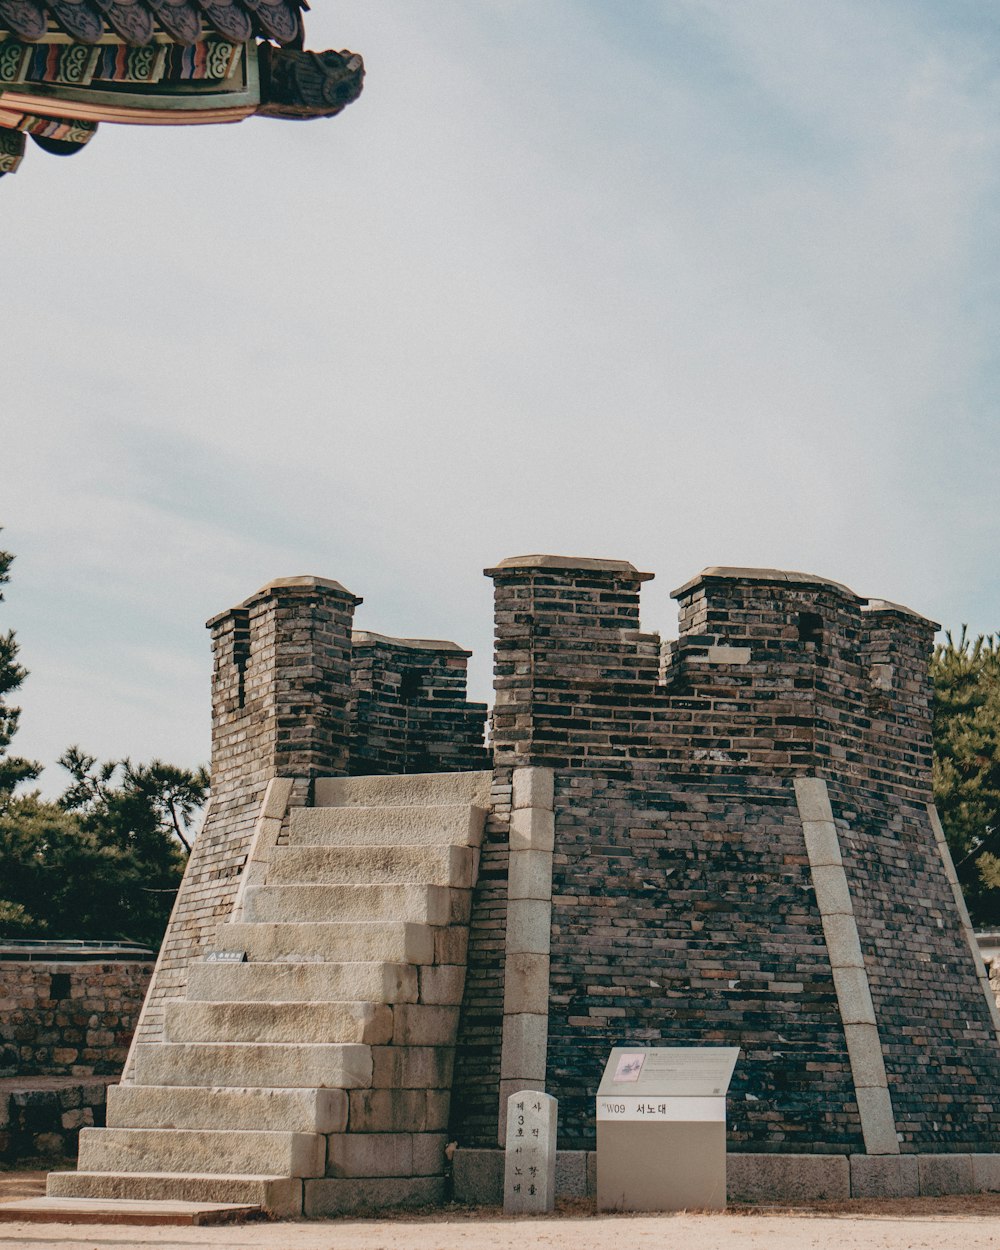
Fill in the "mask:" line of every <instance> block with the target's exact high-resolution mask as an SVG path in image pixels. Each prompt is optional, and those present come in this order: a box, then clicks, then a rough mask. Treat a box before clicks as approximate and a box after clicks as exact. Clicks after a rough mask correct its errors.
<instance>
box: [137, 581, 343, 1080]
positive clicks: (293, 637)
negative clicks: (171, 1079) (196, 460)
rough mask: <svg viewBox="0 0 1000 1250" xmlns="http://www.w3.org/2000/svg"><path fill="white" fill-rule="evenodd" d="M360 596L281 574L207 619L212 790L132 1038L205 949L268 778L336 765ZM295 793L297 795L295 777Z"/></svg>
mask: <svg viewBox="0 0 1000 1250" xmlns="http://www.w3.org/2000/svg"><path fill="white" fill-rule="evenodd" d="M360 602H361V600H360V599H358V598H357V597H356V596H355V595H352V594H351V592H350V591H348V590H345V589H344V587H343V586H341V585H340V584H339V583H337V582H332V581H327V580H325V579H323V578H314V577H300V578H283V579H280V580H278V581H275V582H271V583H269V584H268V585H267V586H265V587H263V588H262V589H261V590H259V591H258V592H257V594H255V595H253V596H251V598H249V599H247V600H246V601H245V602H244V603H242V604H240V605H239V606H238V607H235V608H231V609H230V610H229V611H227V612H223V613H221V614H220V615H218V616H216V617H213V618H212V620H210V621H209V623H208V625H209V628H210V629H211V631H212V654H213V662H214V672H213V678H212V797H211V801H210V804H209V810H208V814H207V817H206V820H205V826H204V828H203V830H202V832H201V833H200V834H199V836H198V839H197V841H196V842H195V845H194V848H193V851H192V853H191V858H190V860H189V862H188V866H187V870H186V872H185V874H184V880H183V882H182V883H181V888H180V890H179V892H178V895H177V901H176V903H175V904H174V910H173V913H172V915H171V918H170V923H169V925H168V926H167V933H166V936H165V938H164V940H163V945H162V947H161V949H160V957H159V959H158V961H157V965H156V971H155V973H154V976H153V983H152V985H151V987H150V992H149V995H148V998H147V1001H146V1004H145V1006H144V1008H143V1012H142V1017H141V1019H140V1021H139V1027H138V1029H137V1031H136V1042H137V1043H141V1042H149V1041H156V1040H159V1039H160V1038H161V1037H162V1027H163V1004H164V1002H166V1001H167V1000H169V999H176V998H182V997H183V995H184V990H185V987H186V984H187V968H188V965H189V964H190V962H191V961H192V960H193V959H195V958H197V957H199V956H200V955H201V954H203V953H204V952H205V951H206V950H207V949H210V946H211V942H212V939H213V937H214V935H215V931H216V929H217V927H218V925H219V923H220V922H221V921H222V920H224V919H225V917H226V916H227V915H228V914H229V912H230V910H231V909H232V905H233V901H234V899H235V896H236V890H237V888H238V885H239V878H240V873H241V872H242V870H243V866H244V864H245V863H246V858H247V854H248V851H249V848H250V843H251V840H252V837H253V831H254V825H255V822H256V819H257V814H258V809H259V806H260V802H261V799H262V797H263V794H264V791H265V789H266V787H267V783H268V781H269V780H270V779H271V778H272V777H299V778H304V779H306V780H307V781H308V780H309V779H311V778H313V777H316V776H320V775H324V776H341V775H344V774H346V772H347V761H348V753H349V748H348V738H349V733H348V705H349V702H350V655H351V627H352V621H353V615H354V609H355V607H356V605H357V604H359V603H360ZM297 797H298V801H300V802H301V801H303V798H304V797H305V796H304V795H303V794H302V790H301V788H300V789H299V791H298V794H297ZM126 1075H127V1073H126Z"/></svg>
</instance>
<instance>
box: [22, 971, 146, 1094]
mask: <svg viewBox="0 0 1000 1250" xmlns="http://www.w3.org/2000/svg"><path fill="white" fill-rule="evenodd" d="M152 971H153V964H152V959H150V960H148V961H142V960H135V959H133V960H128V961H125V962H118V961H115V962H106V963H105V962H100V963H91V962H89V961H80V962H76V961H73V962H53V963H48V962H40V961H36V960H31V961H29V960H24V961H19V960H11V961H7V960H3V961H0V1077H6V1076H17V1077H28V1076H92V1075H94V1074H97V1075H103V1074H116V1073H118V1072H120V1071H121V1070H122V1067H123V1065H124V1063H125V1056H126V1055H127V1054H128V1048H129V1044H130V1043H131V1041H132V1034H133V1033H134V1031H135V1026H136V1021H137V1020H138V1018H139V1010H140V1008H141V1007H142V1001H143V998H144V997H145V994H146V990H147V987H148V986H149V978H150V976H151V974H152Z"/></svg>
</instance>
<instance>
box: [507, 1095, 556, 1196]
mask: <svg viewBox="0 0 1000 1250" xmlns="http://www.w3.org/2000/svg"><path fill="white" fill-rule="evenodd" d="M558 1106H559V1104H558V1103H557V1102H556V1100H555V1099H554V1098H553V1097H552V1095H551V1094H543V1093H541V1092H540V1091H539V1090H537V1089H523V1090H521V1091H519V1092H518V1093H516V1094H511V1096H510V1097H509V1098H508V1099H507V1153H506V1157H505V1163H504V1184H503V1209H504V1213H505V1214H506V1215H536V1214H541V1213H542V1212H545V1211H551V1210H553V1208H554V1207H555V1204H556V1112H557V1109H558Z"/></svg>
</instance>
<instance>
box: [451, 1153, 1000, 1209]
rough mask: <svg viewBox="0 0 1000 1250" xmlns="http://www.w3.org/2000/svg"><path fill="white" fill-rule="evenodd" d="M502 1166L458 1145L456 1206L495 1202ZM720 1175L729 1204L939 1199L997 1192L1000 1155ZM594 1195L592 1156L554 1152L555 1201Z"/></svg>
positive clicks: (788, 1161) (801, 1163) (792, 1162)
mask: <svg viewBox="0 0 1000 1250" xmlns="http://www.w3.org/2000/svg"><path fill="white" fill-rule="evenodd" d="M503 1166H504V1152H503V1151H502V1150H491V1149H485V1148H483V1149H478V1148H473V1147H460V1148H459V1149H458V1150H456V1152H455V1158H454V1162H453V1196H454V1199H455V1201H456V1202H467V1203H470V1204H472V1205H477V1204H485V1203H501V1202H502V1201H503ZM726 1177H727V1185H726V1188H727V1196H728V1200H729V1201H730V1202H751V1203H768V1202H778V1203H789V1202H793V1203H794V1202H819V1201H823V1200H824V1199H832V1200H842V1199H845V1198H917V1197H935V1198H940V1197H943V1196H944V1195H946V1194H976V1193H997V1192H1000V1154H946V1155H931V1154H921V1155H834V1154H826V1155H824V1154H815V1155H792V1154H787V1155H779V1154H731V1155H728V1156H727V1159H726ZM596 1193H597V1153H596V1151H593V1150H560V1151H558V1153H557V1155H556V1197H558V1198H584V1197H594V1196H596Z"/></svg>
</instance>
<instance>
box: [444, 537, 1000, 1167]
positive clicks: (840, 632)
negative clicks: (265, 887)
mask: <svg viewBox="0 0 1000 1250" xmlns="http://www.w3.org/2000/svg"><path fill="white" fill-rule="evenodd" d="M488 573H489V575H490V576H492V577H493V578H494V581H495V594H496V656H495V673H496V679H495V688H496V702H495V706H494V712H493V721H492V723H493V745H494V749H495V753H496V762H497V765H498V766H503V767H509V766H516V765H544V766H548V767H552V768H553V769H555V770H556V799H555V850H554V858H553V897H552V907H553V916H552V929H551V937H552V954H551V972H550V992H551V1004H552V1005H551V1012H550V1020H549V1042H548V1075H547V1088H548V1090H549V1092H551V1093H553V1094H554V1095H555V1096H556V1097H557V1098H559V1099H560V1120H561V1124H560V1134H561V1139H560V1140H561V1144H563V1145H564V1146H567V1147H572V1146H581V1147H582V1146H592V1144H593V1131H594V1130H593V1122H592V1102H591V1099H592V1098H593V1095H594V1092H595V1090H596V1086H597V1082H598V1078H599V1075H600V1071H601V1067H602V1065H603V1061H604V1059H605V1058H606V1055H607V1052H608V1050H609V1049H610V1048H611V1047H612V1046H613V1045H618V1044H622V1043H623V1042H626V1041H628V1042H637V1043H642V1042H647V1043H650V1042H662V1043H666V1044H694V1043H701V1044H705V1043H708V1044H723V1043H725V1044H730V1045H732V1044H736V1045H739V1046H741V1047H742V1049H743V1057H742V1059H741V1062H740V1064H739V1065H738V1067H737V1072H736V1077H735V1080H734V1084H733V1089H732V1099H731V1102H730V1117H731V1138H730V1145H731V1148H732V1149H734V1150H737V1151H738V1150H749V1151H753V1152H782V1151H789V1152H797V1153H801V1152H809V1151H818V1152H826V1151H834V1152H841V1153H849V1152H852V1151H857V1150H860V1149H863V1148H864V1147H863V1142H862V1138H861V1131H860V1123H859V1118H858V1108H857V1103H856V1099H855V1095H854V1083H853V1076H852V1071H851V1067H850V1062H849V1058H848V1054H847V1051H846V1044H845V1038H844V1030H843V1027H842V1024H841V1015H840V1011H841V1004H840V1003H839V1002H838V997H837V993H836V988H835V986H834V983H833V977H832V973H831V968H830V961H829V957H828V954H827V950H826V944H825V939H824V931H823V926H822V922H821V917H820V914H819V912H818V910H817V907H816V901H815V894H814V891H813V887H812V878H811V875H810V868H809V859H808V856H807V855H806V848H805V843H804V834H803V827H802V822H801V819H800V817H799V814H798V810H797V808H796V802H795V794H794V791H793V787H792V784H791V783H792V780H793V779H794V778H796V777H817V778H821V779H823V780H825V781H826V782H828V783H829V784H830V786H831V793H832V794H833V795H834V797H835V798H836V801H837V804H838V806H837V809H836V811H837V815H838V817H839V820H840V824H839V825H838V828H839V832H840V836H841V842H842V845H843V847H844V858H845V868H846V871H847V877H848V882H849V884H850V885H851V887H852V891H853V895H854V900H855V911H856V918H857V923H858V929H859V933H860V936H861V940H862V946H863V950H864V956H865V962H866V964H867V974H868V978H869V981H870V983H871V989H872V995H873V999H874V1001H875V1007H876V1015H877V1022H878V1029H879V1033H880V1035H881V1038H882V1044H883V1049H884V1053H885V1064H886V1070H887V1075H888V1079H889V1083H890V1092H891V1095H892V1099H893V1103H894V1106H895V1107H896V1119H897V1126H898V1129H899V1134H900V1138H901V1142H900V1148H901V1149H902V1150H903V1151H908V1150H909V1151H913V1150H927V1149H933V1150H935V1151H944V1152H948V1151H969V1150H976V1149H982V1150H992V1149H994V1148H995V1144H996V1143H995V1134H994V1131H993V1130H992V1129H991V1128H990V1127H989V1120H990V1117H991V1116H992V1117H993V1118H994V1119H995V1109H996V1107H995V1104H994V1101H993V1096H992V1091H994V1090H1000V1054H998V1049H997V1044H996V1039H995V1036H994V1035H992V1034H991V1031H990V1029H989V1020H988V1013H987V1012H986V1007H985V999H984V997H983V994H982V992H981V989H980V986H979V983H978V980H977V976H976V969H975V965H974V964H973V962H972V959H971V957H970V955H969V952H968V950H967V948H966V949H964V950H963V948H962V944H961V940H960V939H961V930H960V925H959V920H958V916H957V912H956V909H955V905H954V900H953V898H950V896H949V890H950V887H949V885H948V880H947V877H946V875H945V870H944V866H943V864H942V862H941V858H940V855H939V854H938V852H937V850H936V846H935V842H934V836H933V830H932V829H931V827H930V823H929V820H928V818H927V812H926V806H925V805H926V803H927V802H928V801H929V799H930V751H931V743H930V697H929V689H928V680H927V655H928V651H929V648H930V644H931V639H932V637H933V631H934V628H935V627H934V625H933V623H932V622H929V621H926V620H924V619H923V618H921V617H919V616H917V615H916V614H914V613H912V612H909V611H908V610H907V609H901V608H898V607H897V606H895V605H891V604H884V603H882V602H881V601H872V602H868V601H865V600H863V599H861V598H860V597H859V596H857V595H855V594H854V593H853V592H852V591H850V590H849V589H847V588H846V587H843V586H840V585H838V584H836V583H833V582H828V581H825V580H823V579H819V578H814V577H810V576H805V575H800V574H787V573H782V572H777V571H773V570H734V569H712V570H707V571H706V572H705V573H703V574H701V575H700V576H699V577H697V578H695V579H694V580H693V581H691V582H689V583H688V584H687V585H685V586H683V587H681V589H680V590H679V591H677V592H676V597H677V598H678V600H679V604H680V636H679V638H678V640H677V642H676V643H672V644H668V645H666V646H664V647H661V645H660V643H659V640H658V639H657V638H656V637H655V636H654V635H648V634H643V633H642V632H641V631H640V630H639V589H640V586H641V584H642V582H643V581H644V580H646V578H647V576H648V575H645V574H642V573H639V572H638V571H637V570H636V569H634V568H633V567H632V566H631V565H629V564H627V563H626V562H624V561H589V560H575V559H568V560H567V559H559V558H555V557H525V558H523V559H516V560H511V561H505V562H504V563H503V564H501V565H500V566H498V567H497V568H496V569H492V570H488ZM939 921H940V923H939ZM907 941H911V942H913V943H914V945H913V948H912V954H911V951H910V949H908V947H907V945H906V943H907ZM956 1078H957V1079H956ZM491 1097H493V1095H492V1091H490V1090H489V1089H486V1088H483V1090H482V1091H481V1092H477V1090H476V1089H475V1088H473V1089H470V1091H469V1105H468V1109H467V1111H466V1113H465V1117H464V1120H463V1121H461V1122H460V1123H459V1124H457V1125H456V1129H457V1131H458V1133H459V1135H460V1139H461V1140H462V1141H463V1142H467V1143H468V1144H483V1145H487V1144H493V1143H494V1142H495V1135H494V1134H492V1133H491V1132H490V1131H489V1126H490V1124H491V1120H490V1116H491V1115H492V1116H494V1117H495V1113H496V1102H495V1098H494V1100H493V1104H492V1106H490V1107H487V1105H486V1104H487V1102H488V1101H489V1099H490V1098H491ZM480 1126H483V1127H480Z"/></svg>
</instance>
